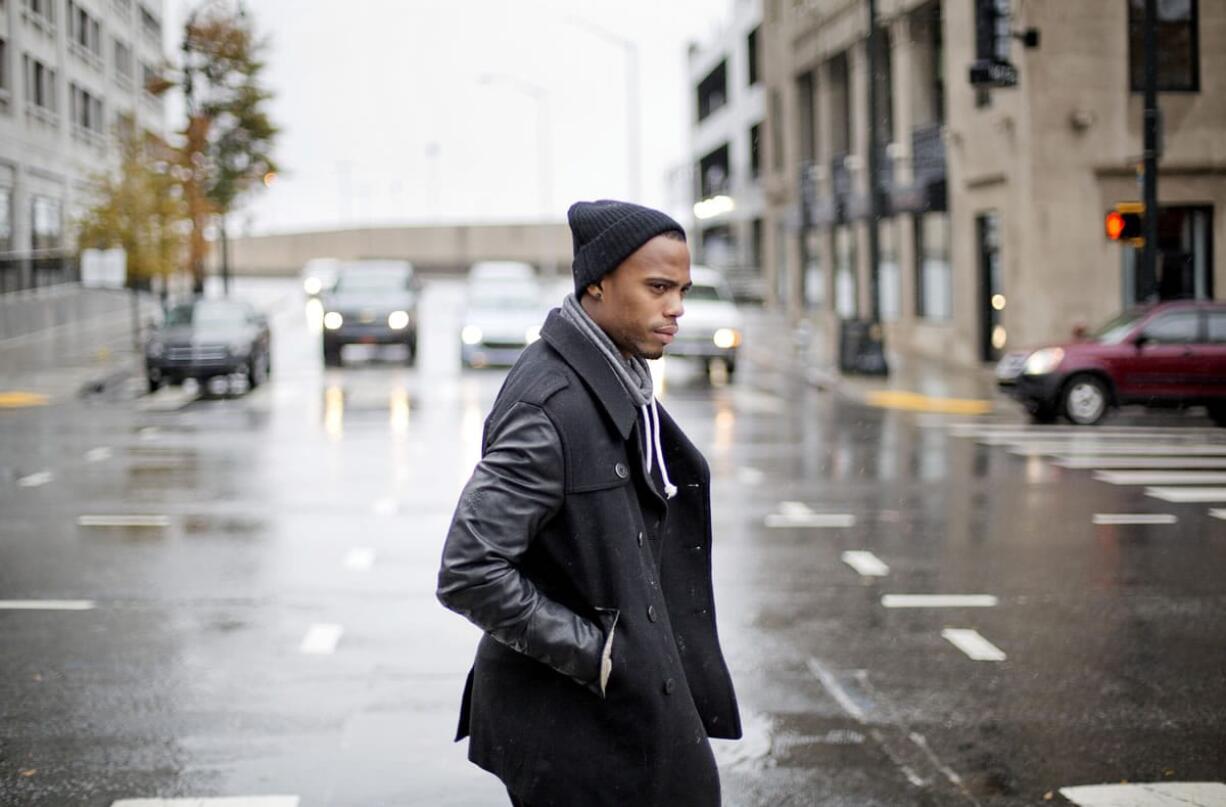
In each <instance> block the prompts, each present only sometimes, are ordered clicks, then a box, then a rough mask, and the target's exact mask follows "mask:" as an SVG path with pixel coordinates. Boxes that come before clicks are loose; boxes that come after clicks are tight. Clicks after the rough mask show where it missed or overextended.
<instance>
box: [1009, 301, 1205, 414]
mask: <svg viewBox="0 0 1226 807" xmlns="http://www.w3.org/2000/svg"><path fill="white" fill-rule="evenodd" d="M996 377H997V380H998V382H999V384H1000V387H1001V389H1002V390H1003V391H1004V392H1005V393H1007V394H1008V395H1011V396H1012V397H1014V398H1016V399H1017V400H1018V401H1021V402H1022V404H1023V405H1024V406H1025V407H1026V409H1027V411H1028V412H1030V414H1031V416H1032V417H1033V418H1034V419H1035V420H1038V421H1050V420H1054V419H1055V418H1056V417H1057V416H1058V415H1063V416H1064V417H1066V418H1068V419H1069V420H1070V421H1072V422H1073V423H1076V424H1079V425H1091V424H1094V423H1098V422H1099V421H1100V420H1102V418H1103V416H1104V415H1106V414H1107V411H1108V410H1109V409H1110V408H1111V407H1112V406H1120V405H1124V404H1143V405H1146V406H1155V407H1184V406H1196V405H1202V406H1205V407H1207V408H1208V410H1209V416H1210V417H1211V418H1213V420H1214V422H1215V423H1217V424H1218V425H1219V426H1226V304H1223V303H1216V302H1193V301H1180V302H1169V303H1161V304H1158V305H1153V306H1149V307H1145V308H1138V309H1135V310H1132V311H1127V312H1125V313H1123V314H1120V315H1119V316H1118V317H1116V318H1115V319H1113V320H1111V321H1110V322H1108V323H1106V324H1105V325H1103V326H1102V327H1101V328H1099V329H1098V330H1097V331H1095V332H1094V333H1093V334H1090V335H1088V336H1087V337H1085V338H1084V339H1081V340H1080V341H1076V342H1066V343H1064V344H1060V345H1050V346H1047V347H1041V348H1039V349H1037V350H1028V351H1018V352H1015V353H1010V354H1008V355H1006V356H1005V357H1004V358H1003V359H1001V361H1000V364H998V365H997V368H996Z"/></svg>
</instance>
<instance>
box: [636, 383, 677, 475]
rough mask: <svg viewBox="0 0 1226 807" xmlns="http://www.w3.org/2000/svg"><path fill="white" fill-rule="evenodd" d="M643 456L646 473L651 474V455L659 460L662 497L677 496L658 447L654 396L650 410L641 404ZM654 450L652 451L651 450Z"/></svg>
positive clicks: (658, 432)
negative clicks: (662, 489)
mask: <svg viewBox="0 0 1226 807" xmlns="http://www.w3.org/2000/svg"><path fill="white" fill-rule="evenodd" d="M643 425H644V427H645V428H644V429H643V443H644V447H643V454H644V456H646V457H647V473H648V475H650V474H651V467H652V461H651V459H652V454H654V455H655V456H656V457H658V458H659V460H660V478H661V479H663V480H664V496H665V497H666V498H669V499H671V498H672V497H674V496H676V495H677V486H676V485H674V484H673V481H672V480H671V479H669V478H668V466H667V465H665V464H664V448H663V446H661V445H660V408H659V406H658V405H657V404H656V399H655V396H652V398H651V410H650V411H648V409H647V404H643ZM653 449H654V450H653Z"/></svg>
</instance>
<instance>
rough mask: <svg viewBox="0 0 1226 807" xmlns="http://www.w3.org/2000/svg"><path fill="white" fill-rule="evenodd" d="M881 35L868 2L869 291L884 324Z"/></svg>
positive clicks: (872, 315)
mask: <svg viewBox="0 0 1226 807" xmlns="http://www.w3.org/2000/svg"><path fill="white" fill-rule="evenodd" d="M879 41H880V34H879V32H878V30H877V0H868V267H869V273H868V289H869V295H870V297H871V299H870V302H869V319H870V320H871V322H872V323H873V324H874V325H875V324H877V323H879V322H880V321H881V238H880V233H881V228H880V227H879V226H878V223H879V222H880V220H881V176H880V175H881V165H880V160H879V158H880V151H881V148H880V143H879V142H878V137H877V106H878V104H879V103H880V99H879V98H878V97H877V71H878V70H879V69H880V68H881V65H880V64H879V62H880V59H879V58H878V56H879V55H880V54H879V53H878V50H877V49H878V47H879Z"/></svg>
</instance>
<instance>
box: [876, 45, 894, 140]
mask: <svg viewBox="0 0 1226 807" xmlns="http://www.w3.org/2000/svg"><path fill="white" fill-rule="evenodd" d="M892 52H893V48H892V47H891V46H890V31H889V29H888V28H881V29H880V30H879V31H878V32H877V75H876V79H877V80H876V85H877V87H876V89H877V142H878V143H891V142H893V140H894V80H893V76H892V75H891V71H892V67H891V57H890V54H891V53H892Z"/></svg>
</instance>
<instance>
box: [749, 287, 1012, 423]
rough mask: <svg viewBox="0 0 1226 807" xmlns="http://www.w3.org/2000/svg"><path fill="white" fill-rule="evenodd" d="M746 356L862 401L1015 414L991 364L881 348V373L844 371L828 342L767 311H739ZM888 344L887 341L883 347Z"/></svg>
mask: <svg viewBox="0 0 1226 807" xmlns="http://www.w3.org/2000/svg"><path fill="white" fill-rule="evenodd" d="M744 317H745V347H744V348H743V350H744V351H745V353H746V356H747V358H749V359H750V360H751V361H753V362H755V363H756V364H759V365H761V366H765V367H771V368H774V369H780V370H783V369H786V370H787V371H788V372H790V373H794V374H798V375H801V376H803V377H804V378H805V379H806V380H807V381H808V382H809V383H810V384H812V385H813V386H815V387H818V388H820V389H825V390H829V391H831V392H834V393H835V394H837V395H840V396H842V397H843V398H846V399H849V400H853V401H855V402H857V403H860V404H864V405H867V406H877V407H882V408H887V409H903V410H908V411H915V412H934V413H940V414H951V415H987V414H993V413H995V414H1005V415H1008V414H1017V413H1018V410H1017V409H1016V407H1015V406H1014V405H1013V404H1012V403H1011V402H1010V401H1009V400H1008V399H1007V398H1005V397H1004V396H1002V395H1000V394H999V393H998V392H997V390H996V378H995V376H994V374H993V371H992V369H991V368H967V367H959V366H955V365H951V364H947V363H944V362H940V361H936V360H933V359H925V358H920V357H914V356H899V355H897V354H893V353H887V360H888V361H889V365H890V373H889V375H888V376H886V377H878V376H859V375H845V374H843V373H841V372H840V371H839V369H838V367H837V366H836V364H835V363H834V362H835V359H834V356H835V355H836V351H835V349H834V347H833V346H828V345H826V344H824V343H823V337H822V335H820V334H814V333H812V332H810V331H808V330H806V329H804V328H803V327H802V328H793V327H791V326H789V325H787V324H786V323H785V322H784V321H782V319H781V318H780V317H778V316H775V315H772V314H771V313H770V312H768V311H763V310H754V309H749V310H746V311H744ZM888 348H889V346H888V345H887V349H888Z"/></svg>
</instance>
